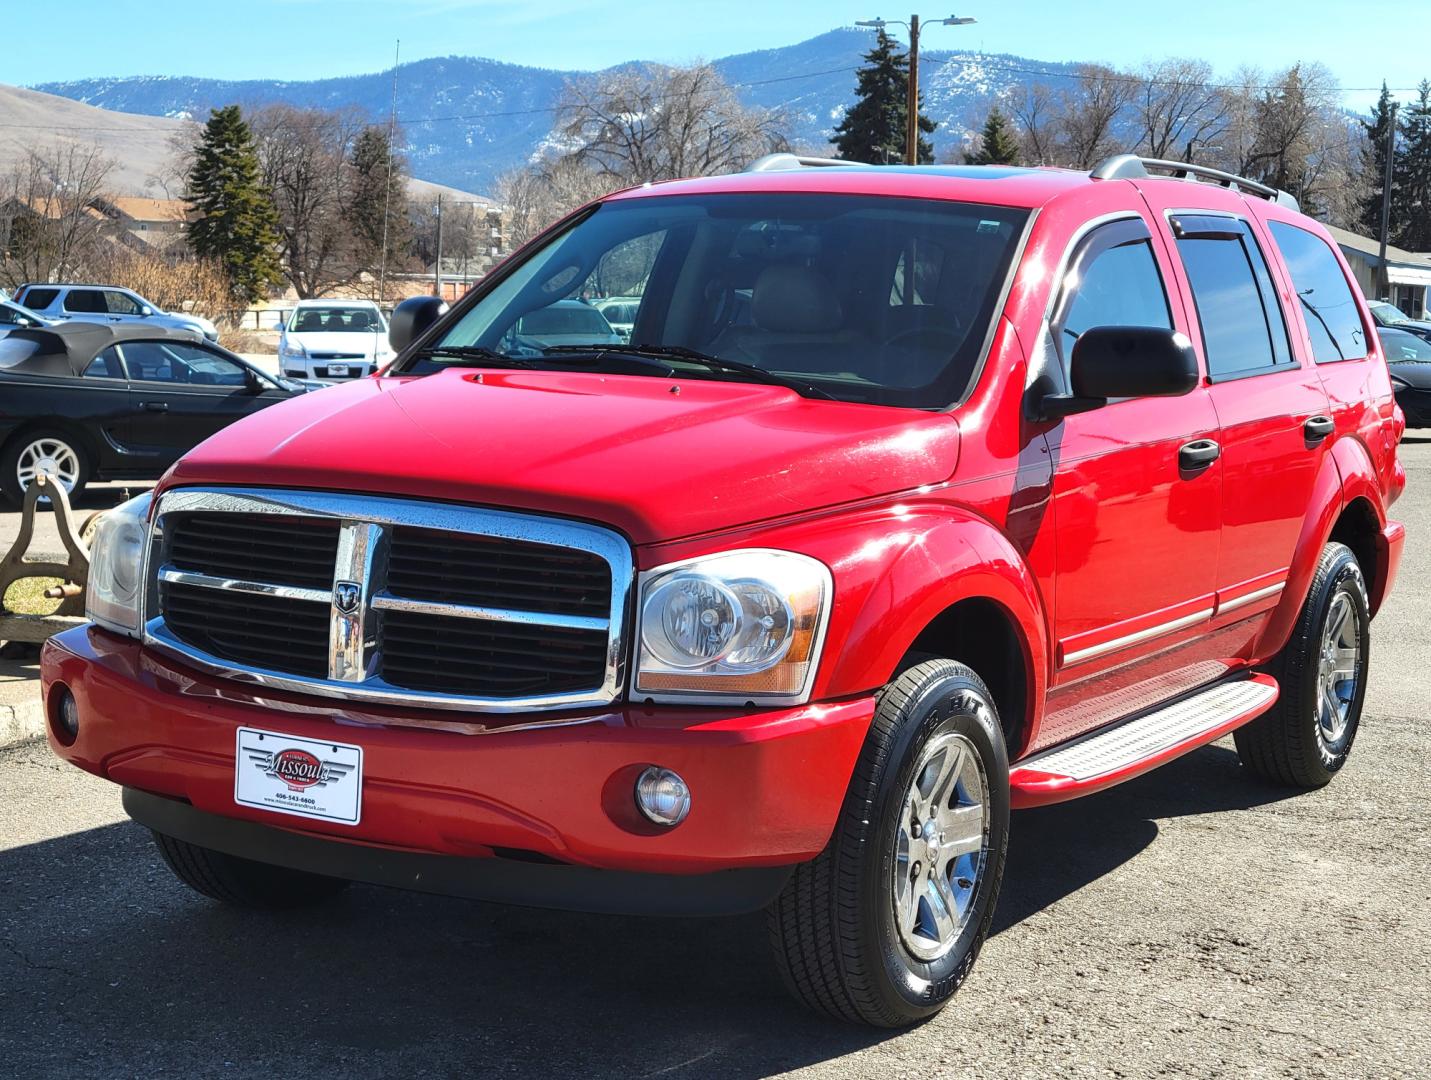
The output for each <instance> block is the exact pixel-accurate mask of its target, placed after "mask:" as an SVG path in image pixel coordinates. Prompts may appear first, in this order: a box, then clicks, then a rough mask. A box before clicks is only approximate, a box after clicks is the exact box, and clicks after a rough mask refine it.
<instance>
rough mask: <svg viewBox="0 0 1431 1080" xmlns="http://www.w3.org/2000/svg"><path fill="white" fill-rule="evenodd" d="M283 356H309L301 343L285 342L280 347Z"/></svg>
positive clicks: (280, 353) (279, 350)
mask: <svg viewBox="0 0 1431 1080" xmlns="http://www.w3.org/2000/svg"><path fill="white" fill-rule="evenodd" d="M278 352H279V355H281V356H307V355H308V350H307V349H305V348H304V347H303V343H302V342H301V341H285V342H284V343H283V344H282V345H280V346H279V347H278Z"/></svg>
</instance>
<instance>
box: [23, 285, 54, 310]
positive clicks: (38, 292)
mask: <svg viewBox="0 0 1431 1080" xmlns="http://www.w3.org/2000/svg"><path fill="white" fill-rule="evenodd" d="M20 295H21V297H22V298H23V299H24V303H25V306H26V307H27V308H29V309H30V310H31V311H44V310H45V308H47V307H49V306H50V305H51V304H53V303H54V302H55V297H57V296H59V295H60V290H59V289H26V290H25V291H24V292H23V293H21V294H20Z"/></svg>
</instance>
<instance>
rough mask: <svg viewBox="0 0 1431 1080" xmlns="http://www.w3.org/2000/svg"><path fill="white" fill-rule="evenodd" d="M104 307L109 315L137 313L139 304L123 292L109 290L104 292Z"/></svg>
mask: <svg viewBox="0 0 1431 1080" xmlns="http://www.w3.org/2000/svg"><path fill="white" fill-rule="evenodd" d="M104 304H105V308H106V309H107V310H108V311H109V313H110V314H111V315H138V314H139V305H138V304H136V303H135V302H134V299H133V298H132V297H130V296H128V295H126V294H125V293H122V292H115V291H113V290H110V291H108V292H106V293H105V294H104Z"/></svg>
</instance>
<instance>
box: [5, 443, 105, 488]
mask: <svg viewBox="0 0 1431 1080" xmlns="http://www.w3.org/2000/svg"><path fill="white" fill-rule="evenodd" d="M41 473H44V474H46V475H47V476H49V477H50V479H51V480H53V481H54V482H55V483H57V484H59V485H60V487H62V488H64V489H65V494H66V495H68V496H69V497H70V500H71V501H73V500H74V499H75V498H76V497H78V496H79V494H80V493H81V492H82V491H83V490H84V486H85V483H86V481H88V479H89V463H88V462H87V461H86V460H85V455H84V451H83V450H82V449H80V447H79V446H78V445H76V443H75V440H74V439H73V438H72V437H71V436H69V435H66V434H64V433H63V432H59V431H35V432H30V433H29V434H26V435H21V436H20V437H19V438H18V439H16V440H15V441H14V442H12V443H11V444H10V445H9V446H7V447H6V448H5V452H4V453H3V454H0V488H3V489H4V491H5V494H6V495H8V496H9V497H10V498H11V499H12V500H13V501H14V502H17V503H20V502H23V501H24V499H25V492H26V491H28V490H29V488H30V485H31V484H33V483H34V482H35V477H37V476H39V475H40V474H41ZM44 501H45V502H49V500H48V499H46V500H44Z"/></svg>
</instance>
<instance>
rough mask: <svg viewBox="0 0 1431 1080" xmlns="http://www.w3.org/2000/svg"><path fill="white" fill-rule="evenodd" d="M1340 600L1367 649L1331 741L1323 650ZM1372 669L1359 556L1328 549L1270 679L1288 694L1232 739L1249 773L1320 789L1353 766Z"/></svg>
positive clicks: (1362, 652) (1340, 546)
mask: <svg viewBox="0 0 1431 1080" xmlns="http://www.w3.org/2000/svg"><path fill="white" fill-rule="evenodd" d="M1338 597H1346V601H1347V602H1349V603H1350V605H1351V616H1350V617H1351V618H1353V619H1355V626H1356V630H1357V634H1358V640H1359V643H1360V653H1359V662H1358V668H1357V675H1356V683H1355V687H1354V689H1353V690H1352V691H1351V693H1350V695H1349V698H1348V700H1347V701H1346V705H1347V709H1346V715H1345V719H1344V720H1343V721H1342V724H1343V725H1344V728H1343V730H1342V731H1341V732H1340V733H1339V734H1338V735H1337V736H1336V737H1335V738H1329V737H1328V733H1327V732H1326V731H1325V730H1324V728H1323V724H1322V723H1321V720H1320V717H1321V715H1322V713H1321V710H1322V705H1321V696H1322V668H1321V662H1322V648H1323V643H1324V639H1325V635H1326V632H1327V622H1328V619H1329V617H1331V615H1332V613H1333V610H1334V608H1337V607H1340V602H1339V601H1338ZM1370 663H1371V605H1370V603H1369V602H1368V600H1367V595H1366V581H1365V579H1364V578H1363V577H1362V572H1361V567H1360V565H1358V563H1357V561H1356V556H1355V555H1353V554H1352V553H1351V549H1350V548H1348V547H1347V546H1346V545H1344V544H1339V543H1335V542H1333V543H1330V544H1328V545H1327V546H1326V547H1324V548H1323V549H1322V554H1321V558H1320V559H1319V560H1318V562H1317V571H1316V573H1315V574H1314V575H1313V577H1312V585H1311V588H1310V589H1309V590H1308V592H1307V599H1306V602H1305V603H1304V604H1303V605H1302V610H1301V612H1300V614H1298V616H1297V622H1296V625H1295V626H1294V627H1293V629H1292V637H1291V640H1289V641H1288V642H1287V646H1286V648H1284V649H1283V650H1282V652H1281V653H1279V654H1278V656H1277V658H1276V659H1275V660H1273V662H1272V663H1271V664H1269V665H1268V672H1269V673H1270V674H1271V675H1272V676H1273V677H1274V678H1276V680H1277V683H1278V685H1279V686H1280V687H1281V696H1280V697H1279V698H1278V700H1277V704H1276V705H1275V706H1274V707H1273V708H1272V709H1271V710H1270V711H1268V712H1266V713H1264V714H1263V715H1262V716H1259V717H1258V718H1257V719H1256V720H1254V721H1252V723H1250V724H1246V725H1244V726H1243V727H1241V728H1238V730H1237V731H1236V732H1234V733H1233V741H1234V742H1235V743H1236V744H1237V753H1238V756H1239V757H1241V759H1242V763H1243V765H1245V766H1247V768H1249V769H1251V770H1252V771H1253V772H1254V773H1256V774H1257V775H1258V776H1259V777H1261V778H1262V779H1264V780H1267V781H1270V782H1271V783H1274V784H1280V785H1284V786H1287V787H1298V788H1319V787H1322V786H1324V785H1325V784H1327V783H1328V782H1329V781H1330V780H1331V778H1332V777H1333V776H1335V775H1336V774H1337V772H1338V771H1339V770H1340V769H1341V767H1342V766H1343V765H1345V764H1346V760H1347V757H1348V755H1350V754H1351V748H1352V743H1353V742H1354V741H1355V739H1356V733H1357V729H1358V727H1360V725H1361V709H1362V703H1363V701H1364V700H1365V698H1366V681H1367V680H1366V675H1367V671H1368V670H1369V669H1370Z"/></svg>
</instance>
